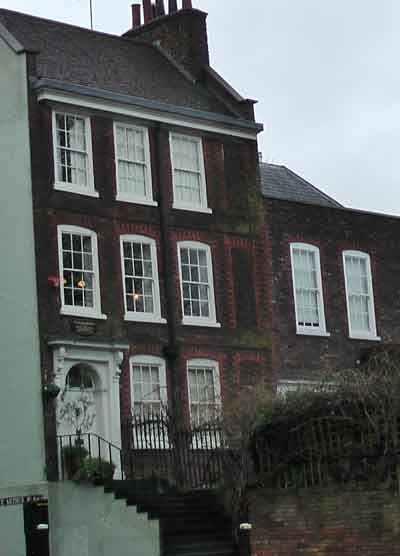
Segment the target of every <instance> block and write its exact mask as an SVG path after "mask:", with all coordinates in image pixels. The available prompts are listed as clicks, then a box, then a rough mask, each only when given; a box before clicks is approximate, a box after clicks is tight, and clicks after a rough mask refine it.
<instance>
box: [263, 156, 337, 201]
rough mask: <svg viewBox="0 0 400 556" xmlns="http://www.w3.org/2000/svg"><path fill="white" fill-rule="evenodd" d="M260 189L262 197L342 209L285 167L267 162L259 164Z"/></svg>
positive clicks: (330, 198)
mask: <svg viewBox="0 0 400 556" xmlns="http://www.w3.org/2000/svg"><path fill="white" fill-rule="evenodd" d="M260 174H261V189H262V194H263V196H264V197H267V198H271V199H281V200H284V201H294V202H297V203H306V204H309V205H320V206H324V207H336V208H339V207H341V208H343V205H341V204H340V203H338V202H337V201H335V199H332V197H329V196H328V195H326V193H324V192H323V191H321V190H320V189H318V188H317V187H314V185H312V184H311V183H309V182H308V181H306V180H305V179H303V178H301V177H300V176H299V175H297V174H296V173H295V172H292V170H289V168H286V166H278V165H276V164H269V163H267V162H261V163H260Z"/></svg>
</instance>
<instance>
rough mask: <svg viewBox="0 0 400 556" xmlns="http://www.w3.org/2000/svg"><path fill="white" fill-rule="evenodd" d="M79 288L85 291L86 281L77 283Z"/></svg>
mask: <svg viewBox="0 0 400 556" xmlns="http://www.w3.org/2000/svg"><path fill="white" fill-rule="evenodd" d="M77 286H78V288H82V289H84V288H85V286H86V282H85V280H79V282H78V283H77Z"/></svg>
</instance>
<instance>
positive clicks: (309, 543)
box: [251, 490, 400, 556]
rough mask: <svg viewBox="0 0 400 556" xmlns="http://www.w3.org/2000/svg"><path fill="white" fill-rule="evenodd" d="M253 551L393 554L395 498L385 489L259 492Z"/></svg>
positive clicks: (398, 514)
mask: <svg viewBox="0 0 400 556" xmlns="http://www.w3.org/2000/svg"><path fill="white" fill-rule="evenodd" d="M251 521H252V524H253V530H252V537H251V540H252V556H300V555H301V556H356V555H357V554H360V555H361V554H362V555H363V556H398V555H399V554H400V498H399V496H397V495H395V494H394V493H391V492H388V491H366V492H363V491H352V492H339V491H338V492H313V493H311V492H306V493H304V494H285V493H277V492H273V493H272V492H271V491H262V490H260V491H258V492H257V493H256V494H254V495H253V496H252V503H251Z"/></svg>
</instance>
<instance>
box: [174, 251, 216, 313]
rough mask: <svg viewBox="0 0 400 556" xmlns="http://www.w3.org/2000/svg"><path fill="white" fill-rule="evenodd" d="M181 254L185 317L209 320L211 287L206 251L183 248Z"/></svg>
mask: <svg viewBox="0 0 400 556" xmlns="http://www.w3.org/2000/svg"><path fill="white" fill-rule="evenodd" d="M180 254H181V276H182V293H183V310H184V315H185V316H193V317H205V318H209V317H210V312H211V311H210V299H209V290H210V285H209V280H208V269H207V254H206V250H205V249H201V248H190V249H187V248H181V250H180ZM200 264H201V265H203V266H200Z"/></svg>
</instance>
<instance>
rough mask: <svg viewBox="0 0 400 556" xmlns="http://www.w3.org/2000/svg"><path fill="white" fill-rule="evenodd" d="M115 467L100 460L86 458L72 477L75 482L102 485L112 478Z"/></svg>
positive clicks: (108, 462)
mask: <svg viewBox="0 0 400 556" xmlns="http://www.w3.org/2000/svg"><path fill="white" fill-rule="evenodd" d="M114 472H115V465H114V464H113V463H112V462H110V461H106V460H104V459H102V458H92V457H86V458H85V459H84V460H83V461H81V464H80V466H79V469H78V470H77V472H76V473H75V475H74V480H75V481H82V482H88V483H93V484H94V485H103V484H104V483H105V482H106V481H111V479H112V478H113V477H114Z"/></svg>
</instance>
